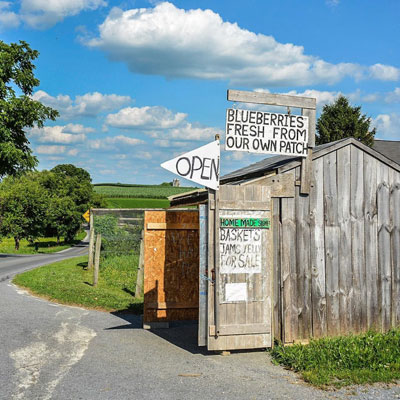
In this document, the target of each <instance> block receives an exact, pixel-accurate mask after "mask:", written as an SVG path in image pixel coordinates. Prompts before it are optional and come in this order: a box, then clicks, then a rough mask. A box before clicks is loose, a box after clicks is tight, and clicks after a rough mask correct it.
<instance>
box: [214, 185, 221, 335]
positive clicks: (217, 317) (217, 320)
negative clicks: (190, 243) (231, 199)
mask: <svg viewBox="0 0 400 400" xmlns="http://www.w3.org/2000/svg"><path fill="white" fill-rule="evenodd" d="M214 200H215V211H214V232H215V233H214V243H215V251H214V270H215V282H214V291H215V292H214V293H215V294H214V313H215V314H214V324H215V336H216V337H218V335H219V327H220V315H219V309H220V307H219V303H220V296H219V295H220V293H219V291H220V287H219V286H220V280H219V192H218V190H214Z"/></svg>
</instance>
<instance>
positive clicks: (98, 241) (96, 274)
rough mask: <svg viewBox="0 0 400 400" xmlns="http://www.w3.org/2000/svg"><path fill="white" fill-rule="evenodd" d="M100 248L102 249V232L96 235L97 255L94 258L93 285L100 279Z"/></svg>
mask: <svg viewBox="0 0 400 400" xmlns="http://www.w3.org/2000/svg"><path fill="white" fill-rule="evenodd" d="M100 249H101V234H100V233H98V234H97V236H96V255H95V259H94V271H93V286H97V282H98V281H99V266H100Z"/></svg>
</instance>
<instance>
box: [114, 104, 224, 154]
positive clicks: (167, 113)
mask: <svg viewBox="0 0 400 400" xmlns="http://www.w3.org/2000/svg"><path fill="white" fill-rule="evenodd" d="M186 117H187V114H185V113H180V112H173V111H171V110H169V109H167V108H165V107H161V106H154V107H149V106H146V107H127V108H123V109H122V110H120V111H118V112H117V113H115V114H108V115H107V117H106V124H107V125H109V126H112V127H116V128H122V129H140V130H142V131H143V133H145V134H146V135H147V136H150V137H152V138H155V139H160V140H163V141H164V142H162V141H159V142H156V143H157V145H158V146H164V147H165V145H166V143H167V142H165V141H166V140H169V139H178V140H208V139H211V138H213V137H214V136H215V134H217V133H218V134H221V133H222V131H221V130H220V129H217V128H212V127H203V126H200V125H198V124H192V123H190V122H187V121H186Z"/></svg>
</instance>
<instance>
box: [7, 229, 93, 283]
mask: <svg viewBox="0 0 400 400" xmlns="http://www.w3.org/2000/svg"><path fill="white" fill-rule="evenodd" d="M86 236H87V235H86ZM87 247H88V242H87V241H86V238H85V239H84V240H83V241H82V242H81V243H80V244H78V245H76V246H74V247H71V248H70V249H66V250H63V251H60V252H58V253H50V254H35V255H19V254H0V282H1V281H4V280H6V279H9V278H11V277H13V276H14V275H15V274H19V273H21V272H23V271H26V270H28V269H32V268H36V267H39V266H41V265H46V264H51V263H53V262H56V261H61V260H64V259H66V258H72V257H77V256H82V255H85V254H87V251H88V250H87Z"/></svg>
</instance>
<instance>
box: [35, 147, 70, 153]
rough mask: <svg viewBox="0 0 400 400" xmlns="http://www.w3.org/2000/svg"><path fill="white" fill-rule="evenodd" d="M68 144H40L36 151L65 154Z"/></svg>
mask: <svg viewBox="0 0 400 400" xmlns="http://www.w3.org/2000/svg"><path fill="white" fill-rule="evenodd" d="M66 148H67V147H66V146H38V147H37V148H36V152H37V153H38V154H63V153H64V152H65V150H66Z"/></svg>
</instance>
